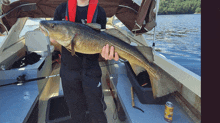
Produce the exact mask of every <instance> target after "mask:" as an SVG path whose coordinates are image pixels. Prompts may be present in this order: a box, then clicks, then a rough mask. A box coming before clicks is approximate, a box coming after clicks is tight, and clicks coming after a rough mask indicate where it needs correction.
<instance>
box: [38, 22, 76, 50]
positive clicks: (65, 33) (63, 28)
mask: <svg viewBox="0 0 220 123" xmlns="http://www.w3.org/2000/svg"><path fill="white" fill-rule="evenodd" d="M70 23H71V22H67V21H40V25H39V27H40V30H41V31H42V32H43V33H44V35H45V36H49V37H50V38H52V39H54V40H56V41H57V42H58V43H59V44H61V45H62V46H64V47H65V46H68V45H70V43H71V40H72V39H73V37H74V35H75V34H74V30H73V29H71V26H70V25H71V24H70Z"/></svg>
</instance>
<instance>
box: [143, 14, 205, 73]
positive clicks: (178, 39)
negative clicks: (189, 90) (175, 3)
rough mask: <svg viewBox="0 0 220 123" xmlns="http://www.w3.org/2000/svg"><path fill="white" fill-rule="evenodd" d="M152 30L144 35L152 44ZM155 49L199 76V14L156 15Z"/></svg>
mask: <svg viewBox="0 0 220 123" xmlns="http://www.w3.org/2000/svg"><path fill="white" fill-rule="evenodd" d="M153 32H154V31H153V30H151V31H150V32H148V33H146V34H145V38H146V39H147V41H148V43H149V44H153ZM155 43H156V46H155V49H159V50H160V51H159V52H160V53H161V54H163V55H164V56H166V58H168V59H171V60H173V61H175V62H176V63H178V64H180V65H181V66H183V67H185V68H187V69H188V70H190V71H192V72H194V73H196V74H197V75H199V76H201V14H180V15H158V16H157V27H156V39H155Z"/></svg>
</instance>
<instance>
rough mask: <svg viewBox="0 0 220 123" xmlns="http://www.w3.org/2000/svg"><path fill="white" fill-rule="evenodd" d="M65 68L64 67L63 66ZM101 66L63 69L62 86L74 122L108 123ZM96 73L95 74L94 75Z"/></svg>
mask: <svg viewBox="0 0 220 123" xmlns="http://www.w3.org/2000/svg"><path fill="white" fill-rule="evenodd" d="M61 69H63V68H61ZM97 69H100V67H98V68H97V67H86V68H83V69H82V70H81V71H73V70H71V71H70V70H67V69H66V71H65V72H64V71H62V76H61V80H62V86H63V91H64V98H65V100H66V102H67V105H68V108H69V111H70V114H71V118H72V123H107V119H106V115H105V112H104V110H105V108H106V105H105V102H104V96H103V92H102V86H101V75H98V74H96V73H94V72H96V71H100V70H97ZM94 75H95V76H94ZM86 112H87V113H86Z"/></svg>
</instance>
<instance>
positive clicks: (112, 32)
mask: <svg viewBox="0 0 220 123" xmlns="http://www.w3.org/2000/svg"><path fill="white" fill-rule="evenodd" d="M104 32H105V33H107V34H109V35H112V36H114V37H116V38H119V39H121V40H122V41H124V42H126V43H128V44H130V43H131V41H130V39H129V38H128V37H126V36H125V35H124V34H123V33H122V32H121V31H119V30H117V29H106V30H105V31H104Z"/></svg>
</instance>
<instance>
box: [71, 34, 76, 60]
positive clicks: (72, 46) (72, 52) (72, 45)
mask: <svg viewBox="0 0 220 123" xmlns="http://www.w3.org/2000/svg"><path fill="white" fill-rule="evenodd" d="M75 37H76V36H74V37H73V39H72V40H71V55H72V56H74V55H75V50H74V45H75V42H74V38H75Z"/></svg>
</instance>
